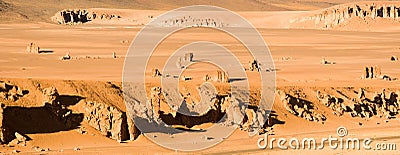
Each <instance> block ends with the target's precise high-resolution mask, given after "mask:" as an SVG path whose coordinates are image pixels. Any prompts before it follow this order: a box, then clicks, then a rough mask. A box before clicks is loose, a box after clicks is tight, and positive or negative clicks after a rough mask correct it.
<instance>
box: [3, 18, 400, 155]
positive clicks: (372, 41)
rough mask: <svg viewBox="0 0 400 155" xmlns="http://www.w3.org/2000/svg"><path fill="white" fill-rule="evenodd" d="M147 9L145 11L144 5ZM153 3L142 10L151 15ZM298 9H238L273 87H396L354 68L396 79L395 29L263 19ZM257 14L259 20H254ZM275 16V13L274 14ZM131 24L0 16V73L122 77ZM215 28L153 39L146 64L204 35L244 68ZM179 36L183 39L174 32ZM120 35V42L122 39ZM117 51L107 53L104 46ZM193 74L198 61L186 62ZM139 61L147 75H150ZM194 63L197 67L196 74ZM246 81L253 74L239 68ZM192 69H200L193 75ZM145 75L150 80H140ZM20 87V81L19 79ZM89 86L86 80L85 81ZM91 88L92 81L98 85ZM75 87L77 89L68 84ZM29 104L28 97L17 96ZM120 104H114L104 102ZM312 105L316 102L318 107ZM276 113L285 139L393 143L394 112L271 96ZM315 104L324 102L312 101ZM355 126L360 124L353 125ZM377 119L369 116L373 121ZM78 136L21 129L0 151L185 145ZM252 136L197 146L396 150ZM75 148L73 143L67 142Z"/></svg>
mask: <svg viewBox="0 0 400 155" xmlns="http://www.w3.org/2000/svg"><path fill="white" fill-rule="evenodd" d="M149 12H151V11H149ZM158 13H159V11H155V12H153V13H152V14H158ZM296 13H301V12H261V13H260V12H248V13H241V14H242V16H244V17H245V18H247V19H249V21H250V22H254V25H255V26H256V27H258V31H259V32H260V33H261V35H262V37H263V38H264V39H265V41H266V43H267V44H268V46H269V48H270V51H271V54H272V57H273V59H274V60H275V62H274V63H275V66H276V69H277V71H276V75H277V86H278V88H280V89H287V87H295V88H302V89H315V88H318V89H329V88H335V89H338V90H340V89H345V87H368V88H371V89H372V90H373V91H379V90H381V89H382V88H392V89H396V90H397V89H398V88H399V85H400V81H384V80H363V79H361V75H362V71H363V67H364V66H370V65H378V66H380V67H381V68H382V73H383V74H387V75H390V76H391V77H400V72H399V71H400V69H399V68H398V65H399V62H398V61H396V62H392V61H390V57H391V56H399V55H400V54H399V52H400V39H399V38H400V33H399V31H397V30H396V29H389V30H388V31H385V27H384V26H382V27H377V29H379V32H375V31H374V32H370V31H360V32H358V31H331V30H303V29H286V28H277V27H280V26H282V25H285V23H284V22H283V23H278V24H277V23H274V22H272V21H274V20H276V19H279V17H286V15H287V16H291V15H293V14H296ZM260 18H261V19H260ZM282 21H284V20H282ZM265 22H266V23H268V22H270V23H273V24H275V25H273V24H271V26H261V25H262V24H263V23H265ZM140 29H141V27H140V26H129V25H124V24H123V23H122V24H104V23H103V24H101V23H97V24H96V23H95V24H87V25H76V26H68V25H55V24H49V23H34V24H2V25H0V34H1V35H0V47H1V52H0V58H1V59H0V74H1V78H3V79H4V80H10V81H12V82H13V83H20V84H21V85H28V84H26V83H29V82H26V80H28V79H33V80H39V81H40V80H49V79H50V80H52V81H47V82H45V83H47V85H51V84H52V83H53V84H54V85H57V86H56V87H57V88H59V89H60V92H61V93H64V94H73V93H76V92H74V90H72V89H71V90H70V89H69V88H67V86H64V85H66V84H64V83H63V82H65V81H63V80H84V81H82V82H81V83H83V85H85V83H86V85H96V82H94V81H102V82H104V81H112V82H116V83H119V82H121V81H122V80H121V78H122V71H123V65H124V56H125V54H126V51H127V49H128V47H129V45H130V42H131V40H132V39H133V38H134V37H135V35H136V34H137V33H138V32H139V31H140ZM218 35H224V34H219V33H216V32H215V31H213V30H209V29H195V30H188V31H182V32H180V33H177V34H174V35H172V36H171V37H169V38H168V39H167V40H165V42H163V43H162V45H160V46H159V48H158V49H157V51H156V53H155V54H154V55H153V57H152V60H151V63H150V65H154V66H160V65H162V62H163V61H162V60H166V58H167V56H168V53H170V52H172V51H174V50H176V49H177V48H179V47H180V46H182V45H184V44H185V43H186V42H193V41H200V40H207V41H214V42H217V43H220V44H223V45H226V47H227V48H228V49H230V50H232V52H233V53H235V54H238V55H239V56H238V57H239V59H240V60H241V61H242V63H243V64H244V66H246V67H247V61H249V59H250V57H249V53H248V52H246V51H245V50H243V47H241V45H240V44H239V43H238V42H237V41H235V40H234V39H232V38H228V37H216V36H218ZM183 38H184V39H183ZM125 41H129V43H126V42H125ZM30 42H35V43H37V44H38V45H39V46H40V47H41V48H42V49H47V50H49V51H52V52H51V53H43V54H34V53H27V52H26V51H25V50H26V45H27V44H28V43H30ZM113 52H115V53H116V54H117V58H115V59H114V58H112V53H113ZM66 53H69V54H70V55H71V56H72V58H73V59H72V60H68V61H61V60H60V57H62V56H63V55H65V54H66ZM322 58H325V59H326V60H328V61H332V62H335V63H336V64H332V65H322V64H321V63H320V62H321V59H322ZM191 69H192V70H193V71H195V74H200V73H199V71H209V70H210V68H207V69H204V70H202V66H201V65H199V66H197V67H193V68H191ZM150 70H151V69H150V68H148V73H150ZM196 71H197V72H196ZM248 76H249V79H252V78H257V75H254V74H253V73H248ZM198 77H201V76H198ZM150 82H152V81H151V79H150ZM27 87H28V86H27ZM95 89H96V88H95ZM98 90H99V91H101V90H102V89H100V88H98ZM78 93H79V92H78ZM26 104H28V105H35V104H36V103H26ZM113 104H117V105H119V106H122V107H123V103H122V105H121V103H113ZM321 107H322V106H321ZM273 110H275V111H276V113H277V115H278V119H280V120H282V121H284V124H277V125H274V129H273V130H274V135H272V136H271V138H272V137H276V138H288V139H289V138H291V137H297V138H302V137H315V138H320V137H327V136H329V135H336V129H337V128H338V127H339V126H345V127H346V128H347V129H348V130H349V135H350V136H354V137H359V138H366V137H367V138H368V137H370V138H374V143H375V142H386V143H399V142H400V139H399V136H400V134H399V133H398V130H399V128H400V122H399V120H398V118H395V119H390V120H388V121H386V119H383V118H371V119H362V118H352V117H351V116H349V115H344V116H342V117H337V116H334V115H333V114H330V113H329V112H328V110H326V109H325V111H326V112H327V117H328V121H327V122H326V123H325V124H320V123H316V122H308V121H306V120H304V119H302V118H298V117H295V116H293V115H290V113H288V112H287V111H285V110H284V108H283V106H282V105H281V104H280V101H276V102H275V105H274V109H273ZM322 110H324V109H322ZM360 122H361V123H362V124H363V125H362V126H360V125H359V123H360ZM378 123H379V124H378ZM82 126H84V127H86V128H87V129H88V134H85V135H82V134H79V133H78V132H76V130H75V129H72V130H67V131H59V132H53V133H31V134H27V135H28V136H29V137H30V138H31V139H32V140H31V141H28V143H27V146H25V147H22V146H15V147H8V146H6V145H3V146H0V152H1V153H10V152H12V150H20V151H22V153H28V154H30V153H36V151H34V150H33V149H31V147H32V146H40V147H43V148H50V151H48V152H46V153H50V154H53V153H54V154H58V153H63V154H64V153H65V154H77V153H79V154H99V153H100V154H113V153H117V154H158V153H160V154H180V153H188V154H192V153H194V152H178V151H174V150H168V149H165V148H162V147H160V146H158V145H156V144H154V143H152V142H151V141H149V140H148V139H146V138H145V137H144V136H140V137H139V139H138V140H136V141H130V142H124V143H118V142H116V141H114V140H111V139H109V138H106V137H103V136H101V135H100V134H99V133H98V132H97V131H95V130H94V129H91V128H90V127H89V126H88V125H87V124H85V123H83V124H82ZM258 138H259V137H258V136H255V137H249V136H248V135H247V133H246V132H244V131H240V130H237V131H235V133H234V134H232V135H231V136H230V137H229V138H227V139H226V140H225V141H224V142H222V143H220V144H218V145H217V146H215V147H212V148H210V149H207V150H203V151H200V152H195V153H200V154H253V153H254V154H398V152H395V151H376V150H368V151H366V150H362V151H361V152H359V151H357V150H331V149H329V148H326V149H324V150H320V151H308V150H279V149H273V150H270V149H266V150H260V149H259V148H258V147H257V140H258ZM76 147H79V148H80V150H79V151H74V148H76Z"/></svg>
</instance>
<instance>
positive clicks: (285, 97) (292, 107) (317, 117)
mask: <svg viewBox="0 0 400 155" xmlns="http://www.w3.org/2000/svg"><path fill="white" fill-rule="evenodd" d="M277 94H278V95H279V98H280V100H281V101H282V103H283V105H284V107H285V108H286V110H287V111H289V112H290V113H292V114H293V115H296V116H298V117H301V118H304V119H306V120H308V121H315V122H324V121H325V120H326V117H325V116H324V115H323V114H320V113H316V112H315V111H314V105H313V104H312V103H311V102H309V101H306V100H304V99H301V98H299V97H294V96H292V95H290V94H287V93H285V92H283V91H278V93H277Z"/></svg>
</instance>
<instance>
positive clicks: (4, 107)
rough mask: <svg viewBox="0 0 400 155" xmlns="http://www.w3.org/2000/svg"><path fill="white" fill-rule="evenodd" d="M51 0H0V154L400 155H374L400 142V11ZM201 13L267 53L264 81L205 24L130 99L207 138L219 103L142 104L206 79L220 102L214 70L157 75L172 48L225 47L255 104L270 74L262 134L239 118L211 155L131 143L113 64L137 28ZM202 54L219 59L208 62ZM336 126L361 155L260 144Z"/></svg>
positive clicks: (321, 0)
mask: <svg viewBox="0 0 400 155" xmlns="http://www.w3.org/2000/svg"><path fill="white" fill-rule="evenodd" d="M56 2H58V1H55V0H54V1H44V0H39V1H37V2H34V1H31V2H25V1H23V0H14V1H6V0H0V19H1V21H0V103H1V108H0V119H1V120H0V129H1V131H0V144H1V145H0V154H12V153H23V154H399V153H398V152H397V150H396V149H399V148H392V149H389V148H386V149H387V150H383V148H377V147H376V146H377V145H376V144H387V145H386V146H390V145H391V146H393V145H392V144H394V145H396V144H400V133H399V132H398V131H399V129H400V121H399V117H400V115H399V110H400V97H398V95H400V80H399V79H398V78H400V68H399V66H400V61H399V60H398V57H400V2H398V1H367V2H364V1H351V2H350V3H349V1H342V0H332V1H325V0H304V1H294V0H289V1H281V0H272V1H266V0H265V1H264V0H261V1H253V0H249V1H245V0H239V1H235V2H233V1H227V0H224V1H217V2H214V1H211V0H205V1H200V2H197V1H184V2H179V1H174V0H167V1H155V0H151V1H144V0H135V1H132V2H131V1H98V2H94V1H93V2H92V1H87V0H84V1H64V2H60V4H57V3H56ZM200 4H201V5H215V6H218V7H222V8H226V9H229V10H232V11H234V12H235V13H237V14H239V15H240V16H242V17H243V18H244V19H246V20H247V21H249V22H250V23H251V24H252V25H253V26H254V27H255V28H256V30H257V31H258V32H259V33H260V36H261V37H262V38H263V39H264V40H265V43H266V44H267V45H268V48H269V52H270V54H271V58H272V60H273V65H274V68H267V70H265V68H262V67H260V66H262V65H263V64H258V63H256V67H255V69H254V70H253V69H251V68H252V67H254V66H251V65H249V62H253V61H254V58H253V57H252V55H251V54H250V53H249V51H248V50H247V49H246V48H245V47H244V46H243V44H242V43H241V42H240V41H238V40H237V39H235V38H234V37H232V36H230V35H228V34H226V33H224V32H222V31H218V30H216V29H213V28H212V26H211V28H210V27H202V26H198V27H191V28H188V29H184V30H181V31H179V32H176V33H173V34H171V35H170V36H168V37H167V38H166V39H165V40H163V41H162V42H161V43H160V44H159V45H158V46H157V48H155V50H154V53H153V54H152V55H151V58H150V59H149V61H148V65H147V68H143V70H144V69H145V73H146V74H145V75H144V78H145V79H146V82H145V87H141V88H137V87H135V89H146V90H147V92H149V93H148V94H147V97H148V98H151V99H152V102H151V103H153V101H154V100H155V99H158V102H157V103H158V107H157V108H158V110H157V111H156V113H157V115H159V116H158V117H160V119H161V120H162V121H164V122H167V124H168V125H171V126H173V127H174V128H177V129H179V130H182V132H183V133H180V134H182V135H184V136H185V135H190V134H191V133H195V132H196V131H200V132H201V131H206V130H207V129H208V127H209V126H211V125H213V124H215V123H216V122H215V120H214V118H221V116H223V115H224V114H226V113H228V110H225V111H224V110H223V109H221V107H222V106H223V104H224V103H225V102H224V101H222V100H217V101H215V100H213V101H215V104H217V106H216V107H217V109H216V110H210V109H208V110H209V112H208V113H207V114H203V116H204V117H199V118H194V117H187V116H182V115H178V114H176V113H175V112H174V110H173V108H170V107H169V106H168V105H167V101H166V99H165V98H164V97H163V95H160V94H156V95H154V94H153V92H154V90H155V91H157V90H156V89H154V88H157V87H161V80H160V79H161V77H166V76H177V77H174V78H177V79H178V80H179V88H180V94H181V96H182V97H184V98H185V101H186V102H187V103H193V104H196V103H198V102H199V101H200V95H199V94H198V93H199V90H198V88H199V87H200V86H201V84H202V83H203V82H205V81H210V82H211V83H212V84H215V87H216V89H217V91H218V93H217V94H218V96H219V97H221V96H224V95H225V98H224V97H222V98H223V99H224V100H225V99H226V100H227V98H226V94H228V96H229V94H230V93H231V90H230V89H229V85H230V84H233V83H235V80H232V79H229V80H226V79H225V80H221V79H220V78H214V77H215V76H217V71H218V70H220V69H218V67H216V66H213V65H212V64H206V63H199V64H194V65H191V66H189V67H186V68H185V71H184V72H183V73H182V74H181V75H167V73H165V74H164V72H163V70H162V68H163V66H164V65H165V62H166V61H167V60H168V59H169V57H170V55H171V54H173V53H174V52H175V51H177V50H178V49H179V48H180V47H182V46H184V45H186V44H189V43H192V42H199V41H207V42H213V43H218V44H219V45H223V46H224V47H225V48H226V49H228V50H229V51H231V52H232V53H233V54H234V55H235V56H236V58H237V59H238V61H239V62H240V63H241V64H242V65H243V66H244V68H245V69H246V70H245V73H246V76H247V77H246V79H247V80H248V81H249V86H250V100H249V102H250V103H249V104H250V105H252V106H257V103H258V101H259V100H260V98H261V97H260V96H261V94H260V93H261V91H260V89H261V82H260V75H259V73H260V72H268V73H269V74H274V75H275V77H276V78H275V83H276V91H275V93H274V96H273V97H271V96H270V97H271V98H273V99H274V100H273V101H274V102H273V106H272V109H270V111H269V115H268V118H269V119H268V121H267V122H266V123H265V124H263V125H262V124H261V126H262V131H261V130H260V134H257V135H255V136H249V135H248V132H247V131H248V130H250V129H251V128H252V127H253V125H254V122H253V120H254V119H253V118H255V117H256V116H255V114H256V113H257V111H256V110H251V109H250V111H246V112H243V113H242V114H243V116H244V118H245V119H244V120H243V121H242V123H240V124H238V125H239V127H238V128H237V129H236V130H234V132H233V133H232V134H231V135H230V136H228V137H224V138H223V141H222V142H220V143H218V144H217V145H215V146H213V147H210V148H208V149H203V150H199V151H194V152H191V151H181V150H173V149H168V148H164V147H162V146H159V145H158V144H156V143H154V142H153V141H152V140H151V138H148V137H146V136H152V137H153V139H154V138H155V139H157V138H160V139H162V138H165V137H166V138H165V139H167V140H170V141H172V142H173V143H174V144H175V145H186V143H185V142H182V143H181V142H180V141H178V140H176V141H174V140H173V138H174V137H173V136H174V135H167V134H165V133H157V132H153V133H141V132H140V131H139V130H138V129H137V128H136V126H135V125H134V122H132V119H131V117H132V116H130V113H129V112H128V111H129V106H126V104H125V100H126V99H124V97H126V93H127V92H125V91H126V90H125V89H124V84H123V82H124V81H123V76H124V65H125V63H126V60H127V52H128V49H129V48H130V46H131V43H132V41H133V40H134V39H135V37H136V36H137V35H138V34H139V33H140V31H141V30H142V28H144V27H145V25H146V24H147V23H149V22H151V21H153V20H155V19H156V18H157V16H159V15H162V14H163V13H165V12H166V11H169V10H171V9H176V8H178V7H183V6H188V5H200ZM28 8H32V9H28ZM70 14H71V15H72V14H75V15H76V16H75V17H73V16H74V15H72V16H71V17H72V18H71V17H70V16H69V15H70ZM67 16H68V18H67ZM210 18H212V19H214V18H215V19H218V17H210ZM171 20H175V19H171ZM176 20H178V19H176ZM179 20H180V19H179ZM224 24H225V25H224V26H227V27H229V25H233V24H234V23H229V22H226V23H224ZM170 26H172V27H173V26H179V25H170ZM143 46H144V45H143ZM192 50H193V51H196V49H192ZM188 52H191V51H188ZM209 56H210V57H221V55H220V53H218V51H215V52H211V54H209ZM142 59H144V57H140V56H137V57H133V58H132V59H130V60H135V61H136V60H137V61H140V60H142ZM193 59H194V60H196V53H195V54H194V56H193ZM256 62H257V61H256ZM221 63H224V62H221ZM226 63H228V62H226ZM139 67H140V66H139ZM155 68H158V69H160V73H159V74H156V75H155V74H154V69H155ZM259 68H260V71H257V69H259ZM143 70H134V71H131V72H130V74H134V75H140V74H141V72H142V71H143ZM252 70H253V71H252ZM218 73H219V72H218ZM208 75H210V78H209V79H207V78H206V79H205V77H206V76H207V77H208ZM228 78H229V75H228ZM164 89H165V88H162V87H161V90H160V91H163V90H164ZM138 91H139V90H138ZM150 92H151V93H150ZM131 93H132V92H131ZM133 94H134V93H133ZM193 106H194V105H193ZM153 108H154V107H153ZM127 109H128V110H127ZM249 124H250V126H248V125H249ZM339 127H345V128H346V129H347V130H346V131H347V132H348V134H347V135H345V137H342V138H359V139H360V143H361V144H362V140H363V139H366V138H369V139H371V140H372V143H371V145H370V146H371V147H372V148H371V149H370V150H366V149H364V148H361V149H359V150H358V149H341V148H340V147H339V148H337V149H331V148H329V145H328V144H327V143H328V142H325V144H326V145H325V148H324V149H321V150H319V149H316V150H313V149H311V150H309V149H307V148H306V149H291V148H289V149H280V148H278V147H277V146H274V148H273V149H270V148H269V147H270V146H268V147H267V148H266V149H260V148H259V147H258V145H257V144H258V140H259V138H263V137H264V136H265V135H268V138H269V139H272V138H276V139H279V138H285V139H287V140H288V141H289V140H290V139H291V138H298V139H302V138H306V137H309V138H311V137H312V138H315V139H317V146H319V145H321V144H323V143H324V142H322V143H321V141H320V140H321V139H322V138H327V137H329V136H330V135H332V136H333V137H336V138H340V137H339V136H338V133H337V132H338V131H337V129H338V128H339ZM146 134H147V135H146ZM145 135H146V136H145ZM178 135H179V134H176V136H177V137H178ZM157 136H158V137H157ZM168 136H169V137H168ZM189 139H190V137H189ZM205 139H206V140H205V141H213V140H218V139H215V137H208V138H207V137H206V138H205ZM194 141H196V140H194ZM199 141H201V140H199ZM274 145H277V143H276V141H275V142H274ZM288 145H289V144H288V143H286V146H288ZM361 146H362V145H361ZM397 147H399V146H397Z"/></svg>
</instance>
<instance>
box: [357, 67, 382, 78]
mask: <svg viewBox="0 0 400 155" xmlns="http://www.w3.org/2000/svg"><path fill="white" fill-rule="evenodd" d="M364 68H365V69H364V72H363V76H362V78H363V79H376V78H380V76H381V74H382V73H381V68H380V67H379V66H366V67H364Z"/></svg>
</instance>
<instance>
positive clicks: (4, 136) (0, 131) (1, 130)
mask: <svg viewBox="0 0 400 155" xmlns="http://www.w3.org/2000/svg"><path fill="white" fill-rule="evenodd" d="M5 108H6V106H5V105H4V104H3V103H1V104H0V144H6V143H8V142H10V141H11V140H12V139H13V138H14V137H13V133H12V131H11V130H10V129H9V128H8V127H7V126H5V125H4V122H5V121H4V119H5V118H4V109H5Z"/></svg>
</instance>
